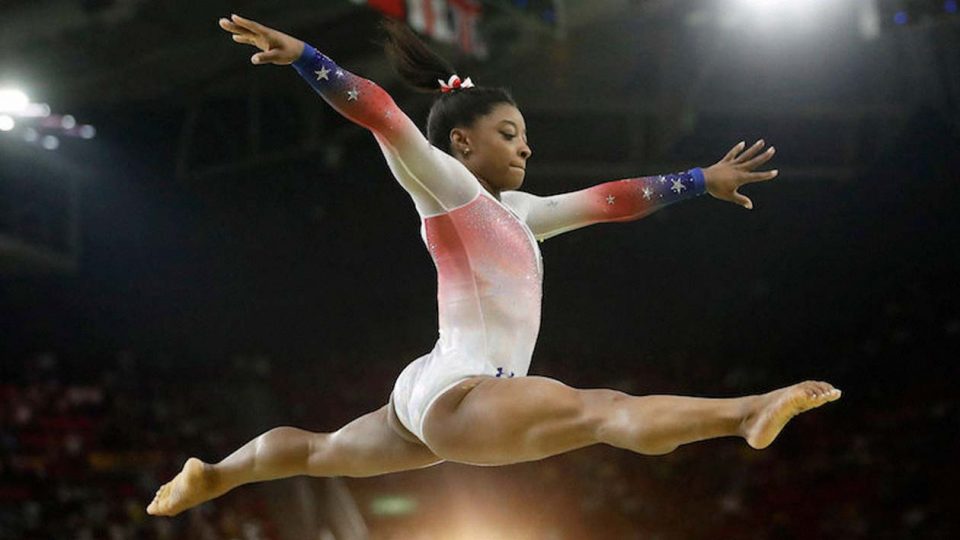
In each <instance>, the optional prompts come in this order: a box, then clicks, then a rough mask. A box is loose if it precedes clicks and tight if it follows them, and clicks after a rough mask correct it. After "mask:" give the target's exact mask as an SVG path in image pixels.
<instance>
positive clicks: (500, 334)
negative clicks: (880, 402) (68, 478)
mask: <svg viewBox="0 0 960 540" xmlns="http://www.w3.org/2000/svg"><path fill="white" fill-rule="evenodd" d="M219 24H220V27H221V28H222V29H223V30H226V31H227V32H230V33H231V34H232V37H233V40H234V41H236V42H237V43H243V44H247V45H253V46H255V47H257V48H258V49H260V51H259V52H257V53H256V54H254V55H253V57H252V58H251V62H253V63H254V64H256V65H261V64H277V65H289V64H293V67H294V69H296V70H297V72H299V73H300V75H301V76H302V77H303V78H304V79H306V80H307V81H308V82H309V84H310V86H312V87H313V89H314V90H315V91H316V92H317V93H318V94H320V96H322V97H323V99H324V100H325V101H326V102H327V103H329V104H330V105H331V106H332V107H333V108H334V109H336V110H337V111H338V112H339V113H340V114H342V115H343V116H345V117H347V118H348V119H350V120H351V121H353V122H356V123H357V124H360V125H361V126H363V127H365V128H367V129H369V130H370V131H371V132H372V133H373V136H374V138H375V139H376V141H377V144H379V146H380V149H381V150H382V151H383V155H384V157H385V158H386V161H387V164H388V165H389V167H390V170H391V171H392V172H393V175H394V176H395V177H396V179H397V181H398V182H400V185H401V186H403V188H404V189H405V190H406V192H407V193H409V195H410V197H411V198H412V199H413V203H414V205H415V206H416V209H417V212H418V213H419V214H420V217H421V222H422V226H421V230H420V232H421V236H422V238H423V242H424V244H426V246H427V249H428V250H429V252H430V255H431V256H432V258H433V261H434V264H435V265H436V267H437V281H438V291H437V301H438V306H439V324H440V331H439V339H438V340H437V343H436V345H435V346H434V347H433V350H432V351H430V352H429V353H427V354H426V355H424V356H421V357H420V358H417V359H416V360H414V361H413V362H411V363H410V364H409V365H408V366H407V367H406V368H405V369H404V370H403V371H402V372H401V373H400V375H399V377H398V378H397V381H396V383H395V385H394V388H393V392H392V394H391V396H390V400H389V402H388V404H386V405H385V406H383V407H381V408H380V409H378V410H376V411H374V412H371V413H369V414H367V415H365V416H362V417H360V418H357V419H356V420H354V421H352V422H350V423H349V424H347V425H345V426H343V427H342V428H340V429H339V430H337V431H335V432H333V433H313V432H309V431H305V430H302V429H298V428H294V427H277V428H274V429H271V430H269V431H267V432H266V433H263V434H262V435H260V436H258V437H257V438H255V439H253V440H252V441H250V442H248V443H247V444H245V445H244V446H242V447H241V448H239V449H238V450H236V451H235V452H233V453H232V454H230V455H229V456H227V457H226V458H225V459H223V460H222V461H220V462H219V463H216V464H208V463H204V462H203V461H201V460H199V459H197V458H190V459H188V460H187V461H186V463H185V464H184V466H183V469H182V470H181V471H180V472H179V473H178V474H177V475H176V477H174V478H173V480H171V481H170V482H168V483H166V484H164V485H163V486H162V487H161V488H160V489H159V491H157V494H156V497H155V498H154V499H153V501H152V502H151V503H150V505H149V506H148V507H147V512H148V513H150V514H153V515H165V516H173V515H176V514H178V513H180V512H183V511H184V510H186V509H188V508H191V507H194V506H196V505H199V504H201V503H203V502H204V501H208V500H210V499H213V498H215V497H218V496H220V495H222V494H224V493H226V492H228V491H230V490H231V489H233V488H235V487H237V486H240V485H243V484H248V483H251V482H261V481H264V480H272V479H277V478H286V477H290V476H296V475H309V476H320V477H323V476H351V477H366V476H375V475H380V474H385V473H391V472H397V471H404V470H409V469H418V468H423V467H428V466H430V465H434V464H437V463H440V462H443V461H455V462H459V463H468V464H474V465H504V464H509V463H518V462H523V461H533V460H538V459H543V458H546V457H548V456H553V455H556V454H560V453H563V452H568V451H570V450H574V449H577V448H582V447H585V446H590V445H593V444H597V443H604V444H609V445H612V446H616V447H618V448H625V449H627V450H631V451H633V452H639V453H641V454H650V455H658V454H666V453H669V452H672V451H673V450H674V449H676V448H677V447H678V446H679V445H681V444H686V443H690V442H694V441H701V440H704V439H711V438H715V437H726V436H737V437H742V438H744V439H745V440H746V442H747V444H749V445H750V446H751V447H753V448H765V447H766V446H768V445H769V444H770V443H771V442H773V440H774V439H775V438H776V437H777V435H778V434H779V433H780V430H781V429H783V427H784V425H785V424H786V423H787V422H788V421H789V420H790V419H791V418H792V417H794V416H796V415H797V414H799V413H802V412H804V411H807V410H809V409H812V408H814V407H819V406H821V405H823V404H825V403H827V402H830V401H834V400H836V399H839V398H840V391H839V390H837V389H835V388H834V387H833V386H831V385H830V384H828V383H825V382H817V381H806V382H801V383H799V384H795V385H793V386H788V387H786V388H781V389H779V390H774V391H772V392H769V393H766V394H762V395H753V396H746V397H740V398H728V399H706V398H694V397H683V396H669V395H653V396H632V395H629V394H625V393H623V392H618V391H615V390H610V389H589V390H580V389H576V388H571V387H569V386H567V385H565V384H563V383H561V382H559V381H556V380H554V379H550V378H547V377H528V376H526V374H527V370H528V368H529V366H530V360H531V355H532V353H533V348H534V344H535V343H536V341H537V334H538V332H539V329H540V301H541V285H542V282H543V268H542V261H541V258H540V249H539V247H538V245H537V241H538V240H539V241H543V240H545V239H547V238H550V237H553V236H556V235H558V234H561V233H564V232H567V231H572V230H574V229H578V228H581V227H585V226H587V225H591V224H594V223H603V222H616V221H632V220H636V219H639V218H641V217H644V216H647V215H649V214H650V213H652V212H655V211H657V210H659V209H660V208H663V207H665V206H667V205H668V204H671V203H674V202H678V201H681V200H684V199H689V198H692V197H695V196H698V195H701V194H703V193H709V194H710V195H712V196H714V197H716V198H718V199H721V200H725V201H730V202H733V203H735V204H739V205H740V206H743V207H745V208H748V209H751V208H753V203H752V202H751V201H750V199H748V198H747V197H745V196H744V195H742V194H740V193H738V192H737V189H738V188H739V187H740V186H742V185H744V184H749V183H752V182H761V181H766V180H771V179H773V178H774V177H775V176H776V175H777V171H776V170H773V171H762V172H761V171H757V172H753V171H754V169H756V168H757V167H759V166H761V165H762V164H764V163H766V162H767V161H769V160H770V159H771V158H772V157H773V153H774V149H773V148H772V147H771V148H769V149H767V150H766V151H765V152H761V149H762V148H763V146H764V142H763V140H759V141H757V142H756V143H755V144H754V145H752V146H751V147H750V148H748V149H746V150H745V149H744V147H745V145H744V143H742V142H741V143H740V144H738V145H736V146H735V147H733V148H732V149H731V150H730V151H729V152H728V153H727V154H726V155H725V156H724V157H723V159H721V160H720V161H719V162H717V163H716V164H714V165H712V166H710V167H707V168H706V169H700V168H694V169H691V170H689V171H686V172H681V173H676V174H665V175H657V176H648V177H642V178H628V179H624V180H617V181H612V182H606V183H602V184H598V185H595V186H593V187H590V188H587V189H583V190H580V191H574V192H570V193H562V194H559V195H553V196H550V197H538V196H535V195H531V194H529V193H525V192H523V191H517V190H518V189H519V188H520V186H521V185H522V184H523V178H524V174H525V172H526V171H525V168H526V166H527V161H528V160H529V158H530V156H531V154H532V153H533V152H532V150H531V149H530V146H529V144H528V143H527V135H526V125H525V123H524V119H523V115H522V114H520V110H519V109H518V108H517V106H516V103H515V102H514V101H513V98H512V97H511V96H510V94H509V93H508V92H507V91H506V90H505V89H502V88H484V87H479V86H474V85H473V82H472V81H471V80H470V79H469V78H467V79H464V80H461V79H460V77H459V76H457V75H456V74H455V73H454V70H453V69H452V68H451V67H450V66H449V65H448V64H447V63H446V62H445V61H444V60H443V59H442V58H440V57H439V56H437V55H436V54H435V53H434V52H432V51H431V50H430V49H429V48H428V47H427V46H426V45H424V44H423V43H422V42H421V41H420V40H419V39H418V38H417V36H416V35H415V34H414V33H413V32H412V31H411V30H410V29H409V28H407V27H406V26H404V25H403V24H402V23H398V22H394V21H387V22H385V23H384V27H385V29H386V31H387V35H388V37H389V39H388V41H387V44H386V48H387V53H388V55H389V56H390V57H391V60H392V61H393V63H394V66H395V67H396V69H397V71H398V72H399V73H400V75H401V77H402V78H403V79H404V80H405V81H406V82H407V83H409V84H410V85H411V86H413V87H415V88H418V89H420V90H424V91H433V92H437V93H438V94H439V95H438V97H437V99H436V100H435V102H434V103H433V106H432V108H431V110H430V114H429V117H428V119H427V136H426V138H424V136H423V134H422V133H421V132H420V130H419V129H418V128H417V126H416V125H415V124H414V123H413V122H412V121H411V120H410V118H409V117H407V115H406V114H404V113H403V111H401V110H400V109H399V108H398V107H397V106H396V104H395V103H394V101H393V99H391V97H390V96H389V95H388V94H387V93H386V92H385V91H384V90H383V89H382V88H381V87H380V86H378V85H377V84H375V83H374V82H372V81H370V80H367V79H364V78H362V77H358V76H356V75H354V74H352V73H350V72H349V71H347V70H345V69H343V68H342V67H339V66H337V65H336V64H335V63H334V62H333V61H332V60H331V59H330V58H328V57H327V56H325V55H323V54H322V53H320V52H318V51H317V50H316V49H314V48H313V47H311V46H310V45H308V44H305V43H304V42H302V41H300V40H298V39H296V38H294V37H291V36H289V35H286V34H284V33H282V32H279V31H277V30H274V29H272V28H268V27H266V26H263V25H262V24H258V23H256V22H254V21H251V20H248V19H244V18H242V17H238V16H236V15H233V16H232V17H231V18H230V19H226V18H223V19H220V21H219Z"/></svg>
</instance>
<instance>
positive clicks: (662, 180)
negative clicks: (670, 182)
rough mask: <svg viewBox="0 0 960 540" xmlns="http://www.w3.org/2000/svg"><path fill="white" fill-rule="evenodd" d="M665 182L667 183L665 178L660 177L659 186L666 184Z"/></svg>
mask: <svg viewBox="0 0 960 540" xmlns="http://www.w3.org/2000/svg"><path fill="white" fill-rule="evenodd" d="M666 181H667V179H666V178H664V177H663V176H661V177H660V183H661V184H662V183H664V182H666Z"/></svg>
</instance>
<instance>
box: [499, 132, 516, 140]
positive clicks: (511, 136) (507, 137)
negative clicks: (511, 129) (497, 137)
mask: <svg viewBox="0 0 960 540" xmlns="http://www.w3.org/2000/svg"><path fill="white" fill-rule="evenodd" d="M500 133H501V134H503V136H504V138H506V139H507V140H508V141H509V140H512V139H513V138H514V137H516V135H514V134H512V133H503V132H502V131H501V132H500Z"/></svg>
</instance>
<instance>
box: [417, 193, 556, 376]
mask: <svg viewBox="0 0 960 540" xmlns="http://www.w3.org/2000/svg"><path fill="white" fill-rule="evenodd" d="M423 224H424V240H425V241H426V244H427V249H428V250H429V251H430V255H431V256H432V257H433V261H434V264H435V265H436V267H437V279H438V288H437V303H438V305H439V323H440V340H439V342H438V344H437V346H438V347H440V348H441V349H442V350H444V351H448V352H454V351H455V352H459V353H461V354H463V353H466V354H468V355H470V356H479V357H481V358H473V360H481V359H482V360H486V363H487V364H488V365H491V366H494V368H495V369H497V368H502V372H500V373H502V374H503V375H504V376H513V375H515V376H521V375H525V374H526V373H527V370H528V369H529V366H530V359H531V356H532V354H533V349H534V345H535V344H536V341H537V334H538V333H539V331H540V306H541V304H540V302H541V297H542V284H543V265H542V260H541V257H540V249H539V247H538V246H537V242H536V240H534V238H533V234H532V233H531V232H530V230H529V229H528V227H527V226H526V224H524V223H523V222H522V221H521V220H519V219H518V218H517V217H516V216H515V215H514V214H513V213H511V212H510V211H509V210H508V209H507V208H506V207H504V206H503V205H502V204H501V203H499V202H497V201H496V200H495V199H493V198H492V196H490V195H488V194H486V192H481V193H479V194H478V195H477V196H476V198H474V199H473V200H472V201H470V202H469V203H467V204H465V205H463V206H460V207H458V208H455V209H453V210H450V211H449V212H447V213H445V214H442V215H437V216H430V217H426V218H424V220H423ZM492 374H496V373H492Z"/></svg>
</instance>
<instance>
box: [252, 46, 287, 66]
mask: <svg viewBox="0 0 960 540" xmlns="http://www.w3.org/2000/svg"><path fill="white" fill-rule="evenodd" d="M282 53H283V51H281V50H280V49H270V50H269V51H266V52H260V53H257V54H255V55H253V56H251V57H250V62H251V63H253V64H269V63H272V62H273V61H275V60H278V59H279V58H280V56H281V54H282Z"/></svg>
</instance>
